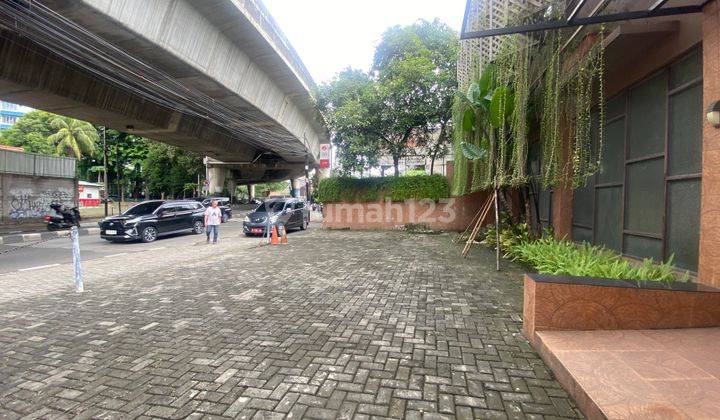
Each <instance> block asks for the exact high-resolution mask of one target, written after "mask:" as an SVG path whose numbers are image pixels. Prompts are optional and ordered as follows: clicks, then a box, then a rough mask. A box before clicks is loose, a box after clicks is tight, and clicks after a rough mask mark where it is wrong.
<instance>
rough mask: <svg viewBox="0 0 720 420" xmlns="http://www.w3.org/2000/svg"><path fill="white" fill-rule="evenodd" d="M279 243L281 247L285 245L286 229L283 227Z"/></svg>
mask: <svg viewBox="0 0 720 420" xmlns="http://www.w3.org/2000/svg"><path fill="white" fill-rule="evenodd" d="M280 243H281V244H283V245H287V229H285V226H283V227H282V236H281V237H280Z"/></svg>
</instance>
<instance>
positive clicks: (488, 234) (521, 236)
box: [482, 217, 531, 258]
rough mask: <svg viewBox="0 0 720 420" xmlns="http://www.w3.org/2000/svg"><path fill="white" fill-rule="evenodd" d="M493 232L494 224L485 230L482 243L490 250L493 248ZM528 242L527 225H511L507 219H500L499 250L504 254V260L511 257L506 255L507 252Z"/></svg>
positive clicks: (494, 237)
mask: <svg viewBox="0 0 720 420" xmlns="http://www.w3.org/2000/svg"><path fill="white" fill-rule="evenodd" d="M495 231H496V229H495V225H494V224H493V225H490V226H489V227H488V228H487V230H486V231H485V239H484V240H483V241H482V244H483V245H486V246H489V247H491V248H494V247H495V243H496V242H495V239H496V235H495ZM530 240H531V235H530V228H529V227H528V225H527V223H512V222H511V221H509V220H508V219H507V217H503V218H501V219H500V249H501V250H503V251H505V252H506V254H505V258H511V256H510V255H509V254H507V250H509V249H511V248H513V247H515V246H517V245H520V244H523V243H526V242H530Z"/></svg>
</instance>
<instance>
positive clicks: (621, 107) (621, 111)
mask: <svg viewBox="0 0 720 420" xmlns="http://www.w3.org/2000/svg"><path fill="white" fill-rule="evenodd" d="M625 96H626V93H625V92H623V93H621V94H619V95H617V96H615V97H614V98H612V99H611V100H609V101H607V103H606V104H605V118H607V119H608V120H611V119H613V118H615V117H619V116H620V115H625V101H626V98H625Z"/></svg>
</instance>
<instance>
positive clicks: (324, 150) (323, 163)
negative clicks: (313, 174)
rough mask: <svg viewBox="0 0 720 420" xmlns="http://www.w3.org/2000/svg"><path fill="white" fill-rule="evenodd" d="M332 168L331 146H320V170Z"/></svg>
mask: <svg viewBox="0 0 720 420" xmlns="http://www.w3.org/2000/svg"><path fill="white" fill-rule="evenodd" d="M329 167H330V145H329V144H321V145H320V169H327V168H329Z"/></svg>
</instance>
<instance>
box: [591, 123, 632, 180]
mask: <svg viewBox="0 0 720 420" xmlns="http://www.w3.org/2000/svg"><path fill="white" fill-rule="evenodd" d="M624 164H625V119H624V118H621V119H619V120H615V121H613V122H611V123H609V124H607V125H606V126H605V140H604V141H603V153H602V162H601V165H600V172H599V173H598V184H608V183H617V182H622V178H623V165H624Z"/></svg>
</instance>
